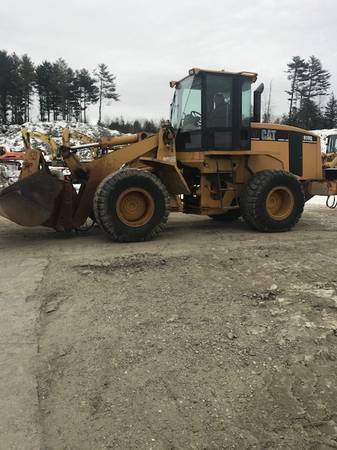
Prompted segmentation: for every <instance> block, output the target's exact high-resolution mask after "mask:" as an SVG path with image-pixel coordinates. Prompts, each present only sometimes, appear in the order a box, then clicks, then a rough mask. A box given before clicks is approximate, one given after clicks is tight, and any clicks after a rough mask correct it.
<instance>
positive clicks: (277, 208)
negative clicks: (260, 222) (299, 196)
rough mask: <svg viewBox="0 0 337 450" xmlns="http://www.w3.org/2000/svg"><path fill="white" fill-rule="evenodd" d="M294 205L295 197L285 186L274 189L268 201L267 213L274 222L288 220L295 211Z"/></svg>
mask: <svg viewBox="0 0 337 450" xmlns="http://www.w3.org/2000/svg"><path fill="white" fill-rule="evenodd" d="M294 205H295V200H294V195H293V193H292V192H291V191H290V189H288V188H287V187H285V186H276V187H274V188H273V189H272V190H271V191H270V192H269V194H268V196H267V199H266V208H267V212H268V214H269V216H270V217H271V218H272V219H274V220H285V219H287V218H288V217H289V216H290V214H291V212H292V211H293V209H294Z"/></svg>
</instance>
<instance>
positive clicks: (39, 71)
mask: <svg viewBox="0 0 337 450" xmlns="http://www.w3.org/2000/svg"><path fill="white" fill-rule="evenodd" d="M52 76H53V65H52V64H51V63H50V62H48V61H44V62H43V63H42V64H40V65H39V66H37V68H36V85H37V92H38V95H39V102H40V119H41V120H42V121H44V120H46V119H47V120H48V122H49V121H50V119H51V111H52V96H53V80H52Z"/></svg>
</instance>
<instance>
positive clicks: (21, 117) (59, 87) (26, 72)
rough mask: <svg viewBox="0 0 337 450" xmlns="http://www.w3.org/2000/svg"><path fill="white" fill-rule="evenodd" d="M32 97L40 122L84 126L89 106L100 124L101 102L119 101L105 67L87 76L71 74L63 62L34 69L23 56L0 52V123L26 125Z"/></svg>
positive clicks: (84, 72)
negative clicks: (57, 122)
mask: <svg viewBox="0 0 337 450" xmlns="http://www.w3.org/2000/svg"><path fill="white" fill-rule="evenodd" d="M35 96H37V98H38V103H39V116H40V120H41V121H46V120H48V121H50V120H58V119H63V120H68V121H70V120H76V121H82V122H86V121H87V109H88V107H89V105H93V104H97V105H98V123H101V122H102V106H103V102H104V100H105V99H110V100H114V101H118V100H119V94H118V93H117V92H116V77H115V76H114V75H113V74H112V73H111V72H110V71H109V69H108V66H107V65H106V64H103V63H102V64H99V65H98V66H97V68H96V69H95V71H94V72H93V73H90V71H89V70H87V69H85V68H83V69H81V70H73V69H72V68H71V67H69V65H68V64H67V62H66V61H65V60H64V59H63V58H59V59H58V60H57V61H55V62H50V61H43V62H42V63H41V64H39V65H35V64H34V63H33V62H32V60H31V58H30V57H29V56H28V55H26V54H25V55H23V56H21V57H20V56H18V55H17V54H16V53H12V54H8V53H7V52H6V51H5V50H0V123H1V124H8V123H15V124H22V123H24V122H26V121H29V120H30V115H31V107H32V103H33V100H34V97H35Z"/></svg>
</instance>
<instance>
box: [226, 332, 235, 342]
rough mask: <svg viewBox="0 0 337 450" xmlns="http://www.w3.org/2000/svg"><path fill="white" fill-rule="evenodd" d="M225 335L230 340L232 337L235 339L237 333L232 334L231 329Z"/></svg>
mask: <svg viewBox="0 0 337 450" xmlns="http://www.w3.org/2000/svg"><path fill="white" fill-rule="evenodd" d="M227 337H228V339H230V340H231V341H232V340H233V339H237V335H236V334H234V333H233V332H232V331H228V333H227Z"/></svg>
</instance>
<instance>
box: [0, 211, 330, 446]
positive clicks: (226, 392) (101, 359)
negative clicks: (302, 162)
mask: <svg viewBox="0 0 337 450" xmlns="http://www.w3.org/2000/svg"><path fill="white" fill-rule="evenodd" d="M171 217H172V218H171V219H170V221H169V224H168V228H167V231H166V232H165V233H164V234H163V235H162V236H161V237H160V238H159V239H157V240H155V241H152V242H148V243H135V244H114V243H111V242H109V241H108V240H107V239H106V238H105V236H104V235H103V234H102V233H101V232H100V231H99V230H98V229H96V228H94V229H93V230H92V231H91V232H90V233H88V235H79V236H74V237H70V238H69V237H65V236H63V235H61V234H56V233H54V232H52V231H49V230H44V229H23V228H20V227H18V226H15V225H12V224H10V223H9V222H7V221H5V220H2V219H1V220H0V250H1V255H3V257H4V260H8V261H11V262H13V261H16V260H20V261H26V260H29V261H32V260H34V258H35V259H36V261H39V260H41V258H44V259H43V260H47V264H46V265H45V268H44V271H43V276H42V278H41V281H40V282H39V283H38V285H37V287H36V289H35V291H34V294H33V295H31V296H30V301H31V302H33V304H34V305H35V306H38V313H37V314H36V322H35V332H36V339H37V342H38V345H37V353H36V354H35V356H34V377H35V379H36V386H37V398H38V414H37V421H38V425H39V429H41V449H43V450H63V449H64V450H65V449H69V450H70V449H71V450H77V449H78V450H87V449H88V450H89V449H90V450H93V449H95V450H100V449H121V450H126V449H153V450H155V449H156V450H157V449H158V450H159V449H165V450H166V449H167V450H169V449H170V450H173V449H182V450H185V449H207V450H208V449H209V450H211V449H212V450H216V449H240V450H241V449H268V450H269V449H296V450H298V449H315V450H316V449H317V450H328V449H331V448H337V407H336V404H337V374H336V367H337V280H336V240H337V221H336V212H335V211H332V210H328V209H326V208H323V207H322V206H310V207H307V208H306V210H305V213H304V216H303V218H302V220H301V221H300V223H299V224H298V226H297V227H296V228H295V230H293V231H292V232H289V233H280V234H261V233H255V232H253V231H251V230H250V229H248V228H247V227H246V225H245V224H244V223H243V222H241V221H238V222H236V223H232V224H220V223H216V222H213V221H211V220H209V219H207V218H200V217H193V216H184V215H182V214H175V215H174V214H172V216H171ZM31 265H32V267H34V263H31ZM39 270H41V269H39ZM13 289H15V288H14V286H13ZM3 442H4V443H5V445H6V441H3ZM0 447H1V444H0ZM1 448H2V447H1ZM3 448H4V449H5V448H6V449H7V448H10V447H9V446H5V447H3ZM15 448H24V447H20V446H18V447H15Z"/></svg>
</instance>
